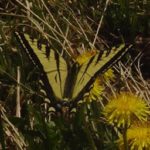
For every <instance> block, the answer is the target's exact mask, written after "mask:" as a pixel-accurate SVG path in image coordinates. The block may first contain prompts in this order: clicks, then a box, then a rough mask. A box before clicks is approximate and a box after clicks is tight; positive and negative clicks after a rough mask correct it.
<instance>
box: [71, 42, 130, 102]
mask: <svg viewBox="0 0 150 150" xmlns="http://www.w3.org/2000/svg"><path fill="white" fill-rule="evenodd" d="M129 48H130V47H128V48H126V47H125V45H124V44H122V45H120V46H119V47H118V48H116V49H112V50H111V51H110V52H109V53H106V52H105V51H104V53H103V54H101V53H97V54H96V55H95V56H94V58H91V59H89V60H88V61H87V62H86V63H85V64H83V65H82V66H81V68H80V71H79V73H78V75H77V78H76V82H75V85H74V90H73V95H72V99H76V100H78V99H80V98H82V96H83V94H84V92H85V91H86V92H87V90H88V89H89V87H90V85H91V84H92V83H93V81H94V79H95V78H96V76H97V75H100V74H102V73H104V72H105V71H106V70H107V69H109V68H110V67H111V66H112V65H113V64H114V63H115V62H116V61H118V60H119V59H120V58H121V57H122V56H123V55H124V54H125V53H126V52H127V51H128V49H129ZM99 55H101V57H99ZM91 60H92V61H91ZM89 62H90V63H89ZM82 89H84V91H82Z"/></svg>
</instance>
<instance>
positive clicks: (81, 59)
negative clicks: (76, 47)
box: [76, 50, 96, 65]
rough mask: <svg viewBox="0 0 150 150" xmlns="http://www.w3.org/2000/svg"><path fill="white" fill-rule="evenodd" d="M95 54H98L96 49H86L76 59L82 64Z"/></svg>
mask: <svg viewBox="0 0 150 150" xmlns="http://www.w3.org/2000/svg"><path fill="white" fill-rule="evenodd" d="M94 55H96V50H91V51H86V52H84V53H83V54H81V55H79V56H77V58H76V61H77V62H78V63H79V65H82V64H84V63H85V62H86V61H88V60H89V59H90V58H91V57H93V56H94Z"/></svg>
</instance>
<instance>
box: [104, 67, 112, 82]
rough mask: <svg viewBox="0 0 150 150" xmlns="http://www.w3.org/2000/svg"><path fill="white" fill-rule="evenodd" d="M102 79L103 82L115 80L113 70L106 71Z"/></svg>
mask: <svg viewBox="0 0 150 150" xmlns="http://www.w3.org/2000/svg"><path fill="white" fill-rule="evenodd" d="M103 78H104V80H105V81H107V82H109V81H110V80H112V81H113V80H114V78H115V74H114V72H113V70H112V69H108V70H107V71H106V72H105V73H104V75H103Z"/></svg>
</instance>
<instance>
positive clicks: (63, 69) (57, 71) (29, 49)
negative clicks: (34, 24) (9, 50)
mask: <svg viewBox="0 0 150 150" xmlns="http://www.w3.org/2000/svg"><path fill="white" fill-rule="evenodd" d="M15 34H16V37H17V39H18V41H19V43H20V45H21V46H22V48H23V49H24V50H25V52H26V53H27V54H28V56H29V58H30V59H31V60H32V62H33V63H34V64H35V65H37V66H38V67H39V68H40V69H41V70H42V72H41V78H42V81H43V83H44V85H45V90H46V92H47V95H48V97H49V98H50V99H51V100H56V99H57V100H62V99H63V93H64V88H65V81H66V78H67V74H68V65H67V63H66V61H65V60H64V59H63V57H61V56H60V55H59V54H58V53H57V52H56V51H54V50H52V49H50V48H49V47H47V46H46V45H44V44H42V45H41V46H40V48H38V41H37V40H36V39H35V40H31V38H30V36H29V35H28V34H21V33H18V32H16V33H15ZM47 51H49V52H47ZM46 52H47V53H46Z"/></svg>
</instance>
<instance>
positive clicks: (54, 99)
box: [15, 32, 132, 111]
mask: <svg viewBox="0 0 150 150" xmlns="http://www.w3.org/2000/svg"><path fill="white" fill-rule="evenodd" d="M15 35H16V38H17V40H18V41H19V43H20V45H21V47H22V49H23V50H24V51H25V52H26V53H27V55H28V56H29V58H30V59H31V61H32V62H33V63H34V64H35V65H37V66H38V68H39V69H40V70H41V79H42V81H43V83H44V86H45V90H46V93H47V96H48V98H49V99H50V102H51V104H52V106H53V107H54V108H55V109H56V111H57V110H58V111H60V110H61V108H62V107H65V106H67V107H68V108H69V109H70V110H71V109H72V108H73V107H76V104H77V102H78V101H79V100H82V99H83V97H84V94H85V93H86V92H88V91H89V89H90V86H91V85H92V83H93V82H94V80H95V78H96V77H97V76H98V75H101V74H103V73H104V72H105V71H107V69H109V68H110V67H111V66H112V65H114V63H116V62H117V61H118V60H119V59H120V58H121V57H122V56H123V55H124V54H125V53H126V52H127V51H128V50H129V49H130V48H131V47H132V46H131V45H130V46H128V47H126V46H125V45H124V44H121V45H120V46H119V47H118V48H115V49H113V50H110V51H109V52H107V53H106V51H99V52H97V53H96V55H94V56H92V57H91V58H90V59H89V60H87V61H86V62H85V63H83V64H82V65H79V64H78V63H77V62H74V61H71V63H70V62H67V61H66V59H65V58H63V56H61V55H60V54H59V53H58V52H56V51H55V50H53V49H50V47H49V46H48V45H45V44H39V42H38V40H36V39H34V40H33V39H31V38H30V36H29V35H28V34H22V33H19V32H16V33H15Z"/></svg>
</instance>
